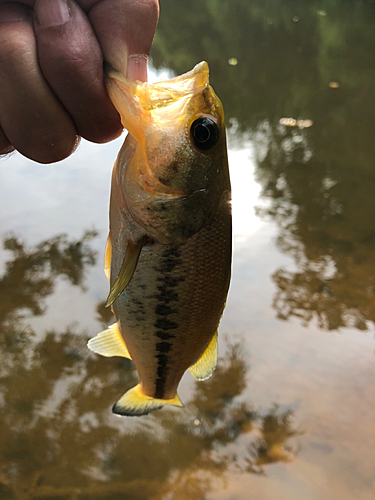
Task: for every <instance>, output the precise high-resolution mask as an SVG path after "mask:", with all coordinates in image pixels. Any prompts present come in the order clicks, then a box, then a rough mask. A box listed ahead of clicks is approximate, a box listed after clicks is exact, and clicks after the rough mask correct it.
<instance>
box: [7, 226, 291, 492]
mask: <svg viewBox="0 0 375 500" xmlns="http://www.w3.org/2000/svg"><path fill="white" fill-rule="evenodd" d="M94 236H95V233H94V232H86V233H85V234H84V236H83V237H82V238H81V239H80V240H79V241H72V242H70V241H68V240H67V238H66V237H65V236H57V237H54V238H51V239H50V240H46V241H43V242H42V243H40V244H39V245H36V246H35V248H31V249H27V248H26V247H25V244H23V243H21V242H20V240H19V239H17V238H16V237H11V238H6V239H4V243H3V244H4V247H5V248H6V249H8V250H11V251H12V254H13V255H12V258H11V259H10V260H8V261H7V262H6V265H5V268H6V271H5V273H4V275H3V276H2V278H1V292H2V293H3V292H4V293H5V291H6V294H7V296H8V302H4V303H1V307H0V318H1V327H2V331H1V338H0V340H1V344H2V358H1V360H2V363H1V383H0V400H1V420H2V440H1V445H0V447H1V456H2V461H1V470H2V476H1V477H0V492H1V498H2V499H6V498H9V499H11V498H15V499H19V498H33V499H34V498H35V499H37V498H80V499H81V498H92V499H94V498H103V495H104V496H105V498H117V497H116V495H131V498H144V499H149V498H165V497H166V495H167V494H169V493H170V492H173V494H174V495H175V498H186V499H188V498H189V499H194V498H196V499H199V498H202V495H204V493H205V492H207V491H208V490H209V485H210V481H211V476H215V477H222V476H224V475H225V473H226V472H227V471H228V470H229V469H230V468H233V467H234V468H235V469H236V471H244V472H254V473H257V474H259V473H263V471H264V466H265V465H266V464H268V463H272V462H276V461H290V460H293V459H294V458H295V453H296V450H295V449H294V448H293V447H292V446H290V445H289V444H288V440H289V439H290V438H291V437H293V436H295V435H297V434H299V432H297V431H296V430H295V429H294V427H293V423H292V412H291V411H290V410H282V409H279V408H277V407H273V408H271V409H269V410H267V409H265V410H263V411H262V412H259V411H256V410H255V409H254V408H253V406H252V405H251V403H250V402H239V401H238V400H237V398H238V396H240V395H241V394H242V392H243V390H244V389H245V386H246V380H245V377H246V372H247V366H246V363H245V360H244V357H243V355H242V353H241V349H240V346H239V345H238V344H237V345H236V344H232V345H231V346H230V347H229V348H228V352H227V354H226V355H225V356H224V357H221V358H220V361H219V364H218V367H217V369H216V372H215V377H212V378H211V379H210V380H209V381H206V382H205V383H204V384H199V383H196V384H195V387H194V390H193V394H192V398H191V400H190V401H189V402H188V404H187V405H186V407H185V408H184V411H183V412H181V411H177V412H176V411H168V410H164V411H163V412H162V413H160V416H156V417H144V418H143V422H142V425H136V426H135V427H133V428H132V430H131V431H130V432H129V427H126V426H125V427H124V428H121V426H118V425H115V423H114V422H113V421H111V420H109V419H108V413H109V411H108V407H109V406H110V403H111V400H112V399H114V398H116V395H118V394H119V393H121V391H123V389H124V387H131V386H132V385H134V383H135V369H134V366H133V364H132V363H131V362H130V361H128V360H123V359H120V360H118V359H116V360H111V361H112V362H111V363H109V362H108V360H102V359H99V358H98V357H97V356H93V355H90V354H89V352H88V350H87V349H86V341H87V336H86V335H85V334H84V333H80V332H79V331H71V330H70V329H67V330H66V331H63V332H57V331H48V332H45V333H44V335H43V338H42V340H36V339H35V338H34V335H33V332H32V330H31V329H30V328H28V327H27V322H25V318H22V316H21V313H22V311H24V310H25V309H27V310H29V311H30V312H31V313H32V314H34V315H39V314H42V312H43V298H45V297H46V296H47V295H48V294H50V293H52V292H53V284H54V280H55V279H56V277H57V276H61V275H62V276H64V277H67V278H68V279H69V281H70V282H71V284H72V285H82V279H83V276H84V273H85V270H86V268H87V267H88V266H90V265H92V264H93V263H94V262H95V254H94V252H93V251H92V250H91V248H90V246H89V240H90V239H91V238H93V237H94ZM25 277H26V278H25ZM9 283H11V286H10V285H9ZM9 304H12V307H9ZM101 310H102V304H100V305H99V307H98V311H101ZM102 319H103V320H104V319H105V318H102ZM245 435H246V441H245V444H244V445H245V447H246V450H247V451H246V453H245V454H244V456H243V457H242V458H241V459H238V458H237V457H236V455H235V454H233V453H232V452H231V451H230V450H229V445H231V444H232V443H234V442H236V441H237V440H238V439H239V438H240V437H241V436H245ZM218 448H220V449H221V453H220V456H218V455H217V453H216V451H215V450H217V449H218ZM182 451H183V452H182ZM149 456H152V457H153V460H152V462H150V463H149V466H148V467H147V468H144V467H142V464H144V463H145V461H147V460H148V458H147V457H149ZM197 468H199V469H200V470H201V471H203V472H204V476H203V479H202V477H201V474H198V475H196V474H195V471H196V469H197ZM142 470H143V473H142ZM176 470H178V471H179V472H178V474H177V475H176V474H175V471H176ZM177 493H178V495H177ZM74 495H75V497H74ZM119 498H123V497H121V496H119Z"/></svg>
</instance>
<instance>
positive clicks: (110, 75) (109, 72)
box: [103, 61, 125, 80]
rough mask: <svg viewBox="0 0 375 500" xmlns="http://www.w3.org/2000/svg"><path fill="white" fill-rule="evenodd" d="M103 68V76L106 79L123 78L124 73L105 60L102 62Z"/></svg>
mask: <svg viewBox="0 0 375 500" xmlns="http://www.w3.org/2000/svg"><path fill="white" fill-rule="evenodd" d="M103 69H104V78H106V79H108V80H113V79H115V78H118V77H122V78H125V77H124V75H123V74H122V73H120V71H117V69H116V68H114V67H113V66H112V65H111V64H109V62H107V61H104V62H103Z"/></svg>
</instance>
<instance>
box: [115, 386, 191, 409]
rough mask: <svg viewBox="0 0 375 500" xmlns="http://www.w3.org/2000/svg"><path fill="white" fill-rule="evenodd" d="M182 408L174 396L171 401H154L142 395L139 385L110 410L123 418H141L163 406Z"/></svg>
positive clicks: (178, 399)
mask: <svg viewBox="0 0 375 500" xmlns="http://www.w3.org/2000/svg"><path fill="white" fill-rule="evenodd" d="M166 404H168V405H172V406H179V407H181V406H183V404H182V403H181V400H180V398H179V397H178V395H177V394H176V396H175V397H174V398H173V399H155V398H153V397H151V396H147V395H146V394H144V393H143V391H142V389H141V386H140V384H138V385H136V386H135V387H133V388H132V389H130V390H129V391H128V392H126V393H125V394H124V395H123V396H122V398H120V399H119V400H118V401H117V403H115V405H114V406H113V408H112V411H113V413H116V414H117V415H122V416H125V417H141V416H142V415H147V414H148V413H151V412H152V411H155V410H160V408H163V406H164V405H166Z"/></svg>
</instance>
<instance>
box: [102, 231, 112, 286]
mask: <svg viewBox="0 0 375 500" xmlns="http://www.w3.org/2000/svg"><path fill="white" fill-rule="evenodd" d="M111 254H112V246H111V234H109V235H108V237H107V241H106V243H105V250H104V273H105V275H106V276H107V279H108V281H109V280H110V277H111Z"/></svg>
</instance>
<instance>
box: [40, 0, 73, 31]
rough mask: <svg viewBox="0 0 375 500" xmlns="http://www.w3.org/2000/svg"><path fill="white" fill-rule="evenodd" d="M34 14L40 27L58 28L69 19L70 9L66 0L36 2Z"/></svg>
mask: <svg viewBox="0 0 375 500" xmlns="http://www.w3.org/2000/svg"><path fill="white" fill-rule="evenodd" d="M34 14H35V17H36V20H37V21H38V23H39V25H40V26H44V27H48V26H58V25H59V24H64V23H66V22H67V21H68V20H69V19H70V8H69V5H68V2H67V0H38V1H37V2H36V4H35V7H34Z"/></svg>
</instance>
